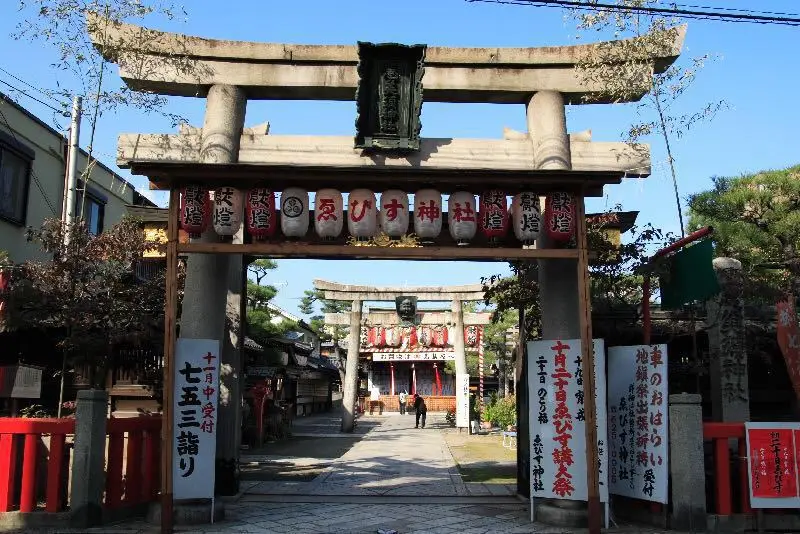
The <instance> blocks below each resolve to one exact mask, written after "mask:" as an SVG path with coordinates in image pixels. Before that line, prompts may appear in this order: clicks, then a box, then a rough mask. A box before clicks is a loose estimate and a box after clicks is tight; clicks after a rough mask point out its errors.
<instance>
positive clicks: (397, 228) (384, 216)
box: [380, 189, 408, 237]
mask: <svg viewBox="0 0 800 534" xmlns="http://www.w3.org/2000/svg"><path fill="white" fill-rule="evenodd" d="M380 224H381V230H383V231H384V232H386V235H388V236H389V237H403V236H404V235H405V234H406V232H408V195H407V194H405V192H403V191H400V190H398V189H390V190H389V191H384V192H383V194H382V195H381V210H380Z"/></svg>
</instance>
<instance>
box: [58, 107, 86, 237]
mask: <svg viewBox="0 0 800 534" xmlns="http://www.w3.org/2000/svg"><path fill="white" fill-rule="evenodd" d="M82 103H83V99H82V98H81V97H79V96H76V97H74V98H73V99H72V122H71V125H70V128H69V152H68V153H67V174H66V177H65V181H64V202H63V206H62V208H63V209H62V210H61V221H62V222H63V223H65V224H66V225H67V226H69V225H71V224H72V223H73V222H75V192H76V190H77V188H78V153H79V150H80V136H81V105H82ZM68 238H69V236H68Z"/></svg>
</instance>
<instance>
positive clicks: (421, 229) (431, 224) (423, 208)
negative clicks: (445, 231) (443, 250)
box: [414, 189, 442, 239]
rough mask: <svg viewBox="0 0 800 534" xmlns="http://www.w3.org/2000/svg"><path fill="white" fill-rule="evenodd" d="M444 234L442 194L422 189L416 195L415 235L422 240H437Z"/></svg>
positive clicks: (433, 190)
mask: <svg viewBox="0 0 800 534" xmlns="http://www.w3.org/2000/svg"><path fill="white" fill-rule="evenodd" d="M441 232H442V194H441V193H440V192H439V191H436V190H435V189H420V190H419V191H417V193H416V194H415V195H414V233H416V234H417V236H419V237H421V238H422V239H435V238H437V237H439V234H440V233H441Z"/></svg>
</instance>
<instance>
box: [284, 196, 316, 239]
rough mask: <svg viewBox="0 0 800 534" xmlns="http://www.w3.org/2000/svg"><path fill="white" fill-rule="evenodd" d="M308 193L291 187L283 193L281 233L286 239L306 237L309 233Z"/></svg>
mask: <svg viewBox="0 0 800 534" xmlns="http://www.w3.org/2000/svg"><path fill="white" fill-rule="evenodd" d="M308 217H309V214H308V192H307V191H306V190H304V189H300V188H299V187H290V188H288V189H286V190H284V191H283V192H282V193H281V232H283V235H285V236H286V237H304V236H305V235H306V232H308Z"/></svg>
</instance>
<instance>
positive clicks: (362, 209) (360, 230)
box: [347, 189, 378, 240]
mask: <svg viewBox="0 0 800 534" xmlns="http://www.w3.org/2000/svg"><path fill="white" fill-rule="evenodd" d="M377 226H378V211H377V206H376V205H375V193H373V192H372V191H370V190H369V189H353V191H351V192H350V195H348V198H347V231H348V232H350V235H351V236H353V237H355V238H356V239H359V240H366V239H369V238H371V237H374V236H375V232H376V231H377Z"/></svg>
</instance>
